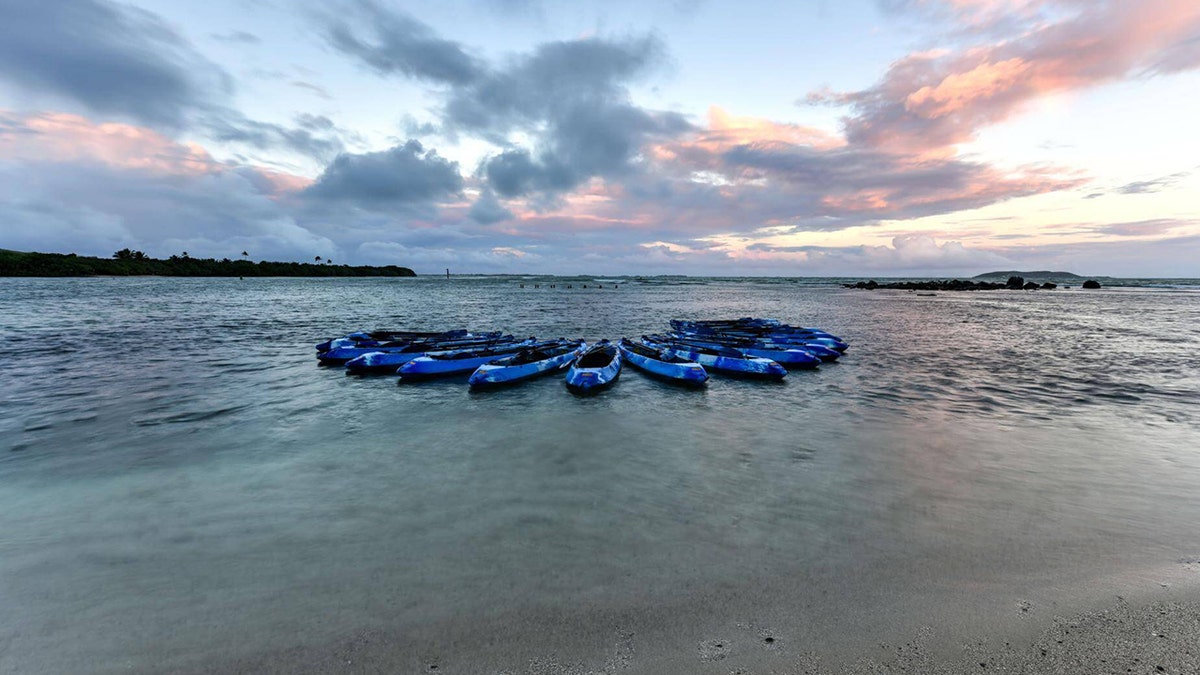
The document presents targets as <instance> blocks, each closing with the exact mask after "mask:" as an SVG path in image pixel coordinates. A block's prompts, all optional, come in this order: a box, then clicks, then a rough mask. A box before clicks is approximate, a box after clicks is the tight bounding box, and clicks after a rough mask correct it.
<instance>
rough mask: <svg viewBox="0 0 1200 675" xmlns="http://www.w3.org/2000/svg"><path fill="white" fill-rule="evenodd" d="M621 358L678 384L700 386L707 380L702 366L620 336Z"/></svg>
mask: <svg viewBox="0 0 1200 675" xmlns="http://www.w3.org/2000/svg"><path fill="white" fill-rule="evenodd" d="M620 349H621V358H622V359H623V360H625V361H628V362H629V365H631V366H634V367H635V368H638V369H639V370H642V371H644V372H646V373H649V374H651V375H654V376H657V377H660V378H664V379H667V380H670V381H671V382H676V383H679V384H686V385H691V386H700V385H703V384H704V383H705V382H708V372H707V371H705V370H704V366H702V365H700V364H699V363H696V362H695V361H692V360H691V359H687V358H684V357H682V356H677V355H675V354H672V353H670V352H668V351H665V350H662V349H659V348H658V347H651V346H650V345H647V344H644V343H640V342H631V341H629V340H626V339H625V338H621V343H620Z"/></svg>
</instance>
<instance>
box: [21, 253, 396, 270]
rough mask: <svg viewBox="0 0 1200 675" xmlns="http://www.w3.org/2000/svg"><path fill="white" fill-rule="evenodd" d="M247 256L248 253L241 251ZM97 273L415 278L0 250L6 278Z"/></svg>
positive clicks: (295, 266)
mask: <svg viewBox="0 0 1200 675" xmlns="http://www.w3.org/2000/svg"><path fill="white" fill-rule="evenodd" d="M242 256H243V258H247V257H249V256H248V254H247V253H246V252H245V251H243V252H242ZM95 275H110V276H139V275H155V276H163V277H415V276H416V274H415V273H414V272H413V271H412V270H411V269H409V268H407V267H399V266H397V265H384V266H381V267H376V266H372V265H359V266H354V267H351V266H350V265H334V264H333V261H331V260H325V261H323V262H322V261H321V257H320V256H317V258H316V259H315V262H312V263H299V262H269V261H266V260H264V261H262V262H257V263H255V262H251V261H250V260H230V259H229V258H225V259H224V260H216V259H213V258H189V257H188V254H187V252H186V251H185V252H184V253H182V254H181V255H173V256H171V257H170V258H168V259H166V260H159V259H157V258H151V257H150V256H148V255H146V254H145V253H142V252H141V251H131V250H129V249H127V248H125V249H121V250H120V251H117V252H116V253H114V254H113V257H112V258H91V257H87V256H80V255H75V254H74V253H67V254H63V253H23V252H21V251H8V250H5V249H0V276H2V277H86V276H95Z"/></svg>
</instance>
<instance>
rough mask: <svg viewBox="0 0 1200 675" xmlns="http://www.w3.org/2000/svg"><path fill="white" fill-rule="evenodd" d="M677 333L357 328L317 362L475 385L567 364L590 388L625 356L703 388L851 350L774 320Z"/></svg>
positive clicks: (570, 384) (573, 380)
mask: <svg viewBox="0 0 1200 675" xmlns="http://www.w3.org/2000/svg"><path fill="white" fill-rule="evenodd" d="M671 329H672V330H671V331H670V332H669V333H665V334H658V335H643V336H642V337H641V339H640V340H629V339H626V338H621V340H620V341H618V342H610V341H608V340H600V341H599V342H597V343H595V344H591V345H589V344H588V343H586V342H585V341H583V340H568V339H564V338H558V339H555V340H538V339H536V338H532V337H531V338H527V339H520V338H517V337H514V336H512V335H504V334H501V333H499V332H484V333H474V332H470V331H466V330H452V331H445V332H433V333H430V332H413V331H373V332H360V333H351V334H349V335H347V336H345V337H341V338H337V339H334V340H327V341H325V342H322V343H321V344H318V345H317V358H318V359H319V360H320V362H321V363H322V364H325V365H344V366H345V368H346V370H347V372H349V373H352V374H358V375H368V374H398V375H399V376H400V378H401V381H404V382H409V381H416V380H423V379H429V378H436V377H445V376H450V375H463V374H467V373H470V378H469V380H468V382H469V384H470V386H471V387H472V388H473V389H483V388H492V387H500V386H505V385H510V384H515V383H518V382H522V381H525V380H528V379H532V378H534V377H538V376H541V375H546V374H549V373H553V372H558V371H560V370H563V369H566V371H567V372H566V378H565V380H566V385H567V388H568V389H570V390H571V391H573V392H576V393H590V392H595V391H599V390H602V389H604V388H606V387H608V386H610V385H611V384H613V383H614V382H616V381H617V378H618V377H620V374H621V366H622V364H623V363H624V362H626V361H628V362H629V364H630V365H632V366H633V367H635V368H637V369H638V370H641V371H643V372H645V373H647V374H649V375H651V376H654V377H657V378H661V379H664V380H667V381H670V382H674V383H678V384H685V385H692V386H700V385H703V384H704V383H706V382H707V381H708V378H709V374H708V371H709V370H713V371H718V372H722V373H726V374H731V375H738V376H743V377H753V378H761V379H774V380H779V379H782V378H784V377H786V376H787V373H788V369H789V368H816V367H817V366H818V365H820V364H821V363H822V362H831V361H836V360H837V359H838V357H840V356H841V355H842V353H843V352H845V351H846V349H847V347H848V345H847V344H846V342H844V341H843V340H842V339H841V338H838V337H837V336H835V335H832V334H830V333H827V332H825V331H823V330H820V329H817V328H801V327H797V326H790V325H788V324H785V323H782V322H780V321H778V320H775V319H756V318H744V319H728V320H715V321H682V320H674V321H671Z"/></svg>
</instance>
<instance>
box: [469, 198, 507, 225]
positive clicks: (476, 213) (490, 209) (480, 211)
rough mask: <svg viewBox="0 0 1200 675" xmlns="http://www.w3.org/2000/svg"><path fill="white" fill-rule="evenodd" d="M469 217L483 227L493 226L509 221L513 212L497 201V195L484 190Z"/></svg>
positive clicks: (473, 205) (472, 206)
mask: <svg viewBox="0 0 1200 675" xmlns="http://www.w3.org/2000/svg"><path fill="white" fill-rule="evenodd" d="M467 215H468V216H469V217H470V218H471V220H474V221H475V222H477V223H479V224H481V225H491V224H492V223H498V222H500V221H503V220H508V219H509V218H512V217H513V212H512V211H509V210H508V209H506V208H504V205H503V204H501V203H500V200H498V199H496V194H495V193H494V192H492V191H491V190H484V191H483V192H482V193H480V195H479V198H478V199H476V200H475V203H474V204H472V205H471V209H470V210H469V211H468V212H467Z"/></svg>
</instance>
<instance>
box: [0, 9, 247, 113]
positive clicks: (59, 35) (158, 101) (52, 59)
mask: <svg viewBox="0 0 1200 675" xmlns="http://www.w3.org/2000/svg"><path fill="white" fill-rule="evenodd" d="M0 17H3V19H2V20H0V78H3V79H5V80H8V81H10V82H12V83H13V84H16V85H18V86H20V87H22V88H25V89H27V90H30V91H33V92H37V93H40V92H49V93H52V94H54V95H56V96H60V97H63V98H67V99H71V100H74V101H77V102H78V103H80V104H82V105H84V106H86V107H87V108H89V109H90V110H94V111H97V112H100V113H103V114H107V115H119V116H122V117H127V118H130V119H134V120H137V121H139V122H142V123H145V124H150V125H155V126H161V127H170V128H180V127H182V126H183V125H184V124H185V121H186V119H187V117H188V114H189V112H191V111H193V110H196V109H198V108H203V107H207V106H208V105H210V104H211V102H212V100H213V99H214V98H219V97H222V96H224V95H227V94H228V92H229V90H230V88H231V85H230V81H229V78H228V76H227V75H226V74H225V73H224V72H223V71H221V70H220V69H219V68H217V67H216V66H215V65H213V64H212V63H210V62H208V61H207V60H206V59H204V58H203V57H201V56H200V55H199V54H198V53H196V52H195V51H194V50H193V49H192V47H191V46H190V45H189V44H188V43H187V41H186V40H184V39H183V38H182V37H180V36H179V35H178V34H176V33H175V32H174V31H172V30H171V29H170V28H169V27H168V26H167V25H166V24H165V23H164V22H163V21H162V20H161V19H159V18H158V17H157V16H155V15H153V14H151V13H149V12H146V11H143V10H140V9H137V8H134V7H126V6H118V5H115V4H112V3H108V2H102V1H101V0H74V1H73V2H27V1H26V0H0Z"/></svg>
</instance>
